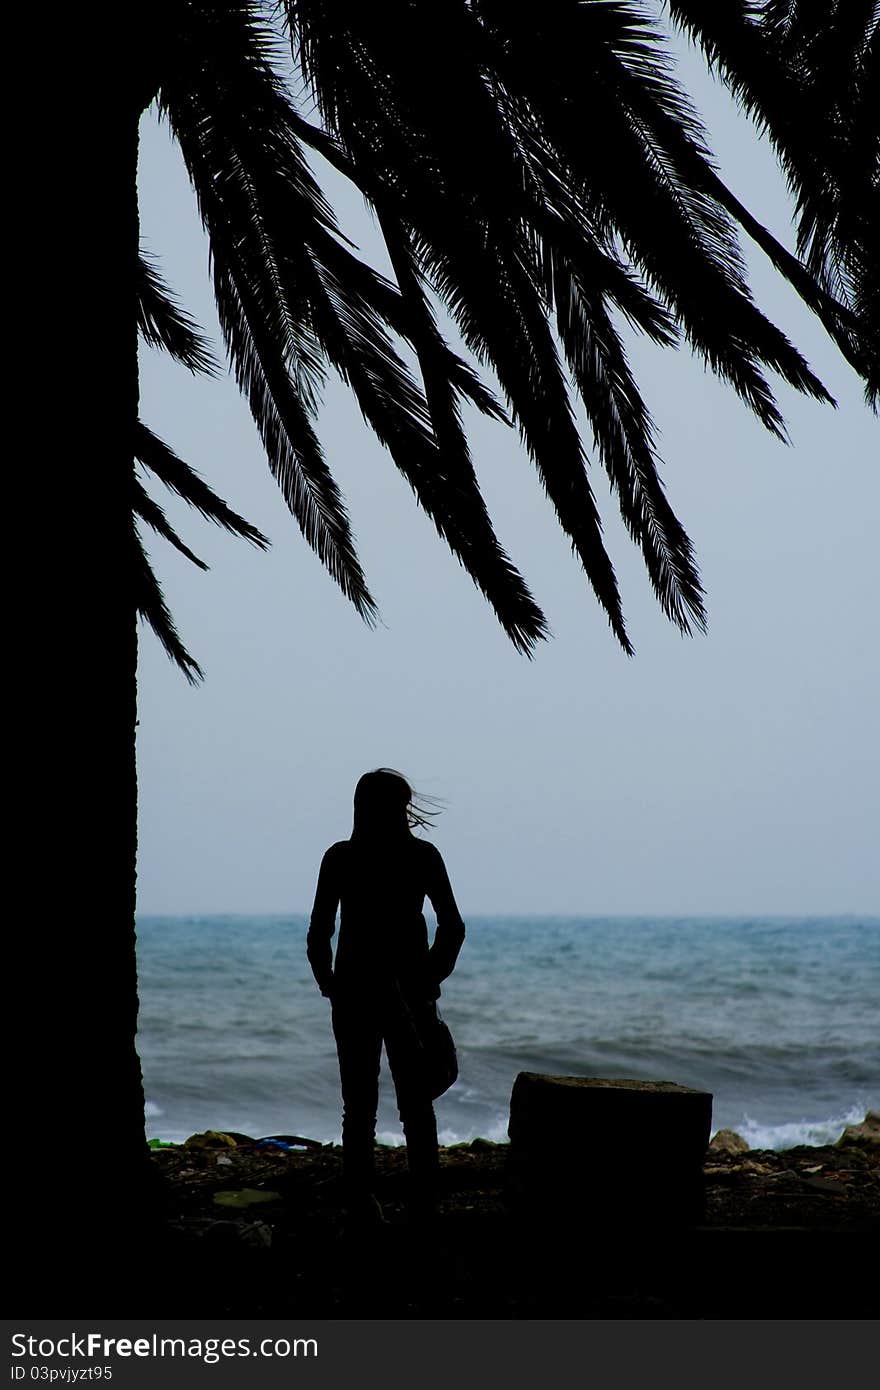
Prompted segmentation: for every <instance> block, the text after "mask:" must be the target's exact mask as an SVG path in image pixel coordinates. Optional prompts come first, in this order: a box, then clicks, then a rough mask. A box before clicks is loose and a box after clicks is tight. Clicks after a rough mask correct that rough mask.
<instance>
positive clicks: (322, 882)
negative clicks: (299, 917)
mask: <svg viewBox="0 0 880 1390" xmlns="http://www.w3.org/2000/svg"><path fill="white" fill-rule="evenodd" d="M337 860H338V855H337V854H336V846H335V845H331V846H330V848H329V849H328V851H327V853H326V854H325V855H324V858H323V859H322V860H321V868H320V872H319V873H318V886H317V888H316V889H315V902H314V906H313V907H312V915H311V917H310V919H309V930H308V935H307V936H306V955H307V956H308V958H309V965H310V966H311V967H312V974H313V975H314V977H315V980H316V981H317V984H318V988H319V989H320V991H321V993H322V994H324V995H326V996H327V998H328V999H329V998H330V996H331V994H332V991H333V951H332V948H331V946H330V942H331V941H332V939H333V933H334V932H335V930H336V909H337V908H338V907H339V874H338V863H337Z"/></svg>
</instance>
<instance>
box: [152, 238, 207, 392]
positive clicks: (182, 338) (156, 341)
mask: <svg viewBox="0 0 880 1390" xmlns="http://www.w3.org/2000/svg"><path fill="white" fill-rule="evenodd" d="M137 313H138V330H139V331H140V334H141V337H142V338H143V339H144V342H146V343H149V345H150V347H156V348H162V349H164V351H165V352H168V353H170V354H171V356H172V357H173V358H174V359H175V360H176V361H177V362H181V363H182V364H183V366H184V367H187V368H189V370H190V371H191V372H192V373H193V374H195V373H202V374H203V375H205V376H215V375H216V373H217V370H218V367H217V362H216V360H215V358H214V354H213V352H212V350H211V344H210V343H209V341H208V339H207V338H206V337H205V335H204V334H203V333H202V331H201V329H200V328H199V327H198V325H197V324H196V322H195V320H194V319H192V318H190V316H189V314H187V313H186V312H185V311H184V310H183V309H181V308H180V305H179V304H178V303H177V301H176V300H175V298H174V295H173V294H172V293H171V291H170V289H169V288H168V286H167V285H166V284H165V282H164V281H163V279H162V277H161V275H160V274H159V272H158V270H157V269H156V267H155V265H153V264H152V262H151V260H150V259H149V258H148V257H147V255H146V254H145V253H144V252H143V251H142V252H141V254H140V256H139V257H138V284H137Z"/></svg>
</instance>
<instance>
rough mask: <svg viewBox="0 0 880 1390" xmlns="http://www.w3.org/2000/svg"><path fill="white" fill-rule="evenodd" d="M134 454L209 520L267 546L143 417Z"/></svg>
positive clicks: (168, 486) (166, 484)
mask: <svg viewBox="0 0 880 1390" xmlns="http://www.w3.org/2000/svg"><path fill="white" fill-rule="evenodd" d="M134 456H135V458H136V459H137V460H138V462H139V463H142V464H143V466H144V467H145V468H148V469H149V470H150V472H151V473H153V474H155V476H156V477H157V478H158V479H159V481H160V482H162V483H164V484H165V486H166V487H167V488H170V490H171V491H172V492H175V493H176V494H177V496H178V497H181V498H182V499H183V501H184V502H187V503H189V505H190V506H191V507H195V509H196V511H198V512H201V514H202V516H204V517H206V518H207V519H208V521H213V522H215V523H216V525H218V526H222V527H223V529H224V530H226V531H231V532H232V534H233V535H236V536H241V537H242V538H243V539H244V540H246V541H250V543H251V545H255V546H257V547H258V548H259V549H260V550H267V549H268V548H269V545H270V542H269V541H268V540H267V538H266V537H265V536H264V535H263V534H262V532H261V531H258V530H257V529H256V527H255V526H251V524H250V522H249V521H245V519H244V517H242V516H239V514H238V512H235V511H233V510H232V508H231V507H229V506H227V504H226V503H225V502H224V501H223V499H222V497H218V496H217V494H216V492H214V491H213V490H212V489H211V488H210V487H209V486H208V484H207V483H206V482H204V481H203V480H202V479H201V478H200V477H199V475H198V474H197V473H196V472H195V471H194V469H192V468H190V466H189V464H187V463H184V461H183V459H180V458H178V456H177V455H176V454H175V453H174V451H173V450H172V449H169V447H168V445H167V444H165V443H164V442H163V441H162V440H161V439H159V437H158V435H155V434H154V433H153V431H152V430H151V429H149V428H148V427H147V426H146V425H145V424H144V423H143V421H142V420H139V421H138V423H137V427H136V429H135V446H134Z"/></svg>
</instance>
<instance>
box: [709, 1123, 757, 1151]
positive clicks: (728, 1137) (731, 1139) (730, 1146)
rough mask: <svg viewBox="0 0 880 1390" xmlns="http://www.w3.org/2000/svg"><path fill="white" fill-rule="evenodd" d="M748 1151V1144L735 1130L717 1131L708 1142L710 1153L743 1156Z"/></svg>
mask: <svg viewBox="0 0 880 1390" xmlns="http://www.w3.org/2000/svg"><path fill="white" fill-rule="evenodd" d="M748 1151H749V1146H748V1144H747V1143H746V1141H745V1139H743V1137H742V1135H741V1134H737V1132H736V1130H735V1129H719V1130H718V1132H717V1134H713V1135H712V1138H711V1139H710V1140H709V1152H710V1153H716V1154H717V1153H722V1154H745V1153H748Z"/></svg>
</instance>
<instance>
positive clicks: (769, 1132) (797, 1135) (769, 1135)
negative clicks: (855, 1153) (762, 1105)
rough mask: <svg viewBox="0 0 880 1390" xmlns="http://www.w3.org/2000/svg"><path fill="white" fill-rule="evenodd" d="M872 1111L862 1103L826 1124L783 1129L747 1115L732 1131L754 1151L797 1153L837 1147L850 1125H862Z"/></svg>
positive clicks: (807, 1122)
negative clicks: (801, 1148)
mask: <svg viewBox="0 0 880 1390" xmlns="http://www.w3.org/2000/svg"><path fill="white" fill-rule="evenodd" d="M870 1108H871V1107H870V1106H869V1105H867V1104H862V1103H861V1102H859V1103H857V1104H855V1105H852V1106H850V1108H849V1110H847V1111H846V1113H845V1114H843V1115H834V1116H833V1117H831V1118H829V1119H822V1120H806V1119H804V1120H792V1121H789V1122H788V1123H787V1124H781V1125H768V1124H761V1123H759V1122H758V1121H757V1120H752V1119H751V1118H750V1117H749V1116H748V1115H746V1116H745V1117H744V1118H743V1120H742V1121H741V1122H740V1123H739V1124H737V1125H734V1126H732V1128H734V1129H735V1130H736V1132H737V1134H741V1135H742V1137H743V1139H745V1141H746V1143H747V1144H748V1146H749V1148H750V1149H793V1148H795V1147H796V1145H798V1144H809V1145H811V1146H813V1147H815V1146H817V1145H821V1144H836V1143H837V1140H838V1139H839V1138H840V1136H841V1134H842V1133H843V1131H844V1130H845V1129H846V1127H847V1125H857V1124H861V1122H862V1120H864V1118H865V1113H866V1111H867V1110H869V1109H870Z"/></svg>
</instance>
